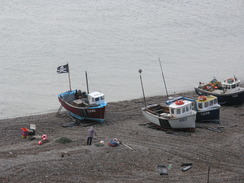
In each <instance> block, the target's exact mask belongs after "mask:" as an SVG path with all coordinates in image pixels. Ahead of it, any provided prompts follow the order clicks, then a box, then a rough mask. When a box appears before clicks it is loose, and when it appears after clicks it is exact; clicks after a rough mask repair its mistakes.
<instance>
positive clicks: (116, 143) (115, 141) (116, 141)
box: [108, 138, 120, 147]
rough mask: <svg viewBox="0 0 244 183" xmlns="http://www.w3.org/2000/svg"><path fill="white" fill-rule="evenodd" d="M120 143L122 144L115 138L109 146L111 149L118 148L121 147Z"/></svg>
mask: <svg viewBox="0 0 244 183" xmlns="http://www.w3.org/2000/svg"><path fill="white" fill-rule="evenodd" d="M119 143H120V142H119V141H118V139H117V138H113V139H112V140H110V141H109V142H108V145H109V146H111V147H116V146H118V145H119Z"/></svg>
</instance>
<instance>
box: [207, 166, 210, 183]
mask: <svg viewBox="0 0 244 183" xmlns="http://www.w3.org/2000/svg"><path fill="white" fill-rule="evenodd" d="M209 173H210V165H208V181H207V183H209Z"/></svg>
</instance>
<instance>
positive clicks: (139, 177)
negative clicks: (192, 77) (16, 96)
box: [0, 93, 244, 183]
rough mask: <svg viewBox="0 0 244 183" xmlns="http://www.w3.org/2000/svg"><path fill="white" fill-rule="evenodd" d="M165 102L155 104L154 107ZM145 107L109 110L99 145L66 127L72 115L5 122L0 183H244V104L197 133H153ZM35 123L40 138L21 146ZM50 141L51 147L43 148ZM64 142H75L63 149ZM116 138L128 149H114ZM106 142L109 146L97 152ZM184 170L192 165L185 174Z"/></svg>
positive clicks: (226, 109)
mask: <svg viewBox="0 0 244 183" xmlns="http://www.w3.org/2000/svg"><path fill="white" fill-rule="evenodd" d="M179 95H181V94H179ZM182 95H183V94H182ZM184 95H185V96H188V97H197V96H196V95H195V94H194V93H185V94H184ZM165 99H166V97H165V96H164V97H162V96H156V97H148V98H147V103H148V104H153V103H158V102H159V101H160V102H163V101H164V100H165ZM143 106H144V104H143V99H135V100H130V101H129V100H128V101H121V102H114V103H109V104H108V106H107V109H106V121H105V123H104V124H94V128H95V130H96V132H97V137H96V138H95V139H93V144H92V146H86V136H87V131H88V129H89V126H90V125H91V124H90V123H87V122H86V123H82V124H80V125H79V126H71V127H62V125H63V124H67V123H69V124H71V123H70V122H72V119H71V118H70V117H68V116H67V114H66V112H65V111H63V112H62V115H60V116H56V113H50V114H44V115H35V116H27V117H21V118H14V119H6V120H0V124H1V125H0V145H1V146H0V147H1V148H0V172H1V173H0V182H1V183H6V182H12V183H16V182H18V183H24V182H37V183H40V182H42V183H53V182H63V183H67V182H111V183H112V182H138V183H139V182H140V183H141V182H146V183H150V182H183V183H196V182H198V183H206V182H207V181H208V167H210V174H209V181H210V182H211V183H223V182H231V183H240V182H244V156H243V154H244V133H243V132H244V105H242V106H238V107H234V106H221V112H220V124H214V123H200V124H199V123H198V124H197V128H196V130H195V132H186V131H173V130H168V131H162V130H158V129H155V128H151V125H149V121H148V120H147V119H146V118H145V117H144V116H143V115H142V113H141V107H143ZM57 110H58V109H57ZM30 124H36V127H37V130H36V135H37V136H36V139H34V140H27V139H22V138H21V135H20V128H29V126H30ZM43 134H46V135H48V142H46V143H44V144H43V145H38V140H39V139H40V136H41V135H43ZM60 137H66V138H69V139H71V140H72V142H71V143H66V144H62V143H57V142H56V140H57V139H59V138H60ZM113 138H117V139H118V140H119V141H121V142H122V144H120V145H119V146H117V147H110V146H108V145H107V143H108V142H109V141H110V140H111V139H113ZM100 140H103V141H104V142H105V145H104V146H97V143H98V142H99V141H100ZM123 144H126V145H127V146H125V145H123ZM182 163H192V164H193V166H192V168H191V169H190V170H188V171H186V172H182V171H181V165H182ZM169 164H171V165H172V168H171V169H169V170H168V175H159V174H158V171H157V169H156V167H157V165H165V166H167V167H168V165H169Z"/></svg>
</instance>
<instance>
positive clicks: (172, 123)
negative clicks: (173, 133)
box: [142, 108, 196, 129]
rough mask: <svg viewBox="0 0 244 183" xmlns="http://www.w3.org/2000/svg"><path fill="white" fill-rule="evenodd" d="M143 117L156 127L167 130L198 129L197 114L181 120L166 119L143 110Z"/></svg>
mask: <svg viewBox="0 0 244 183" xmlns="http://www.w3.org/2000/svg"><path fill="white" fill-rule="evenodd" d="M142 113H143V115H144V116H145V117H146V118H147V119H148V120H149V121H150V122H151V123H154V124H155V125H158V126H160V127H162V128H167V129H191V128H192V129H195V128H196V122H195V121H196V113H195V114H194V115H191V116H184V117H181V118H164V117H161V116H159V115H155V114H152V113H151V112H149V111H148V110H147V109H145V108H142Z"/></svg>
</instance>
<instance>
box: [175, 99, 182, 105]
mask: <svg viewBox="0 0 244 183" xmlns="http://www.w3.org/2000/svg"><path fill="white" fill-rule="evenodd" d="M175 104H176V105H183V104H184V102H183V101H182V100H177V101H176V102H175Z"/></svg>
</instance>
